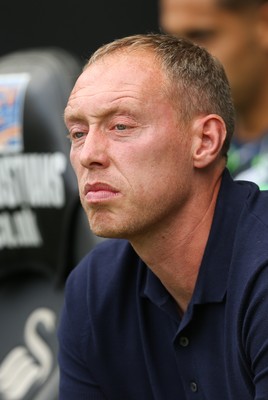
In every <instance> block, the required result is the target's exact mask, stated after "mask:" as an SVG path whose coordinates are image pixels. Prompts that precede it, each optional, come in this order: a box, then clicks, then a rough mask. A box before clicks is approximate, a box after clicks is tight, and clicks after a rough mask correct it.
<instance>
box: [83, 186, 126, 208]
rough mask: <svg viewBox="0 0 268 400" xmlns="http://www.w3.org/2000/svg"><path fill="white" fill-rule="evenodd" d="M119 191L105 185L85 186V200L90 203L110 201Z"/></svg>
mask: <svg viewBox="0 0 268 400" xmlns="http://www.w3.org/2000/svg"><path fill="white" fill-rule="evenodd" d="M118 194H119V191H118V190H116V189H115V188H114V187H112V186H111V185H109V184H107V183H101V182H97V183H93V184H86V185H85V189H84V196H85V199H86V200H87V201H88V202H90V203H96V202H100V201H105V200H110V199H112V198H114V197H116V196H118Z"/></svg>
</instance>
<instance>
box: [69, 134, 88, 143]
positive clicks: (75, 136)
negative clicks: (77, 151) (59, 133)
mask: <svg viewBox="0 0 268 400" xmlns="http://www.w3.org/2000/svg"><path fill="white" fill-rule="evenodd" d="M84 136H85V133H84V132H70V133H69V135H67V137H68V138H69V139H70V141H71V142H73V141H76V140H80V139H82V138H83V137H84Z"/></svg>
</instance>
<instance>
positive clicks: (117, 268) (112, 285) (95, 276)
mask: <svg viewBox="0 0 268 400" xmlns="http://www.w3.org/2000/svg"><path fill="white" fill-rule="evenodd" d="M141 265H142V262H141V260H140V258H139V257H138V255H137V254H136V253H135V251H134V250H133V248H132V246H131V245H130V244H129V242H128V241H126V240H121V239H120V240H119V239H107V240H105V241H103V242H101V243H100V244H98V245H97V246H96V247H95V248H94V249H93V250H92V251H91V252H90V253H88V254H87V255H86V256H85V257H84V258H83V259H82V260H81V262H80V263H79V264H78V265H77V266H76V267H75V268H74V269H73V271H72V272H71V273H70V275H69V277H68V280H67V283H66V297H67V298H71V299H72V300H74V299H76V300H75V301H77V302H80V301H82V298H83V300H84V301H87V302H90V300H91V299H92V301H93V303H95V304H96V301H94V299H95V300H97V301H98V304H101V302H102V301H104V298H107V297H111V296H112V295H113V294H114V293H115V294H116V293H117V295H118V294H119V292H120V291H121V290H124V288H126V287H127V286H131V285H133V284H135V282H136V279H135V276H137V275H138V274H139V269H140V267H141ZM133 277H134V279H133Z"/></svg>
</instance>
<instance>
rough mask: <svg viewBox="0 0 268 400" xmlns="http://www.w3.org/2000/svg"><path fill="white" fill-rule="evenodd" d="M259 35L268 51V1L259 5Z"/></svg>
mask: <svg viewBox="0 0 268 400" xmlns="http://www.w3.org/2000/svg"><path fill="white" fill-rule="evenodd" d="M257 26H258V36H259V40H260V43H261V45H262V47H263V48H264V49H265V50H267V51H268V3H267V2H266V3H264V4H262V5H261V6H259V7H258V25H257Z"/></svg>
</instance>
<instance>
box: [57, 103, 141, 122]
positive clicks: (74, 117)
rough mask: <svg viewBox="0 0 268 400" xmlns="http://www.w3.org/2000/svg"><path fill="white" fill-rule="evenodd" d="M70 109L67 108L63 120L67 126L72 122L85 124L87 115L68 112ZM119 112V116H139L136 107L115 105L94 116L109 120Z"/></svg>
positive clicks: (78, 111)
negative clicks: (108, 118)
mask: <svg viewBox="0 0 268 400" xmlns="http://www.w3.org/2000/svg"><path fill="white" fill-rule="evenodd" d="M67 108H68V107H66V109H65V111H64V114H63V118H64V122H65V124H66V125H68V123H69V124H70V123H72V122H83V121H84V120H85V114H84V113H81V112H80V110H77V111H68V109H67ZM118 112H119V114H125V115H126V114H128V115H133V114H137V110H136V109H135V107H133V106H131V107H128V106H126V105H114V106H108V107H106V108H104V109H102V110H100V111H99V113H98V114H97V115H94V116H93V117H94V118H103V117H104V118H107V117H109V116H111V115H115V114H117V113H118Z"/></svg>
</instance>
